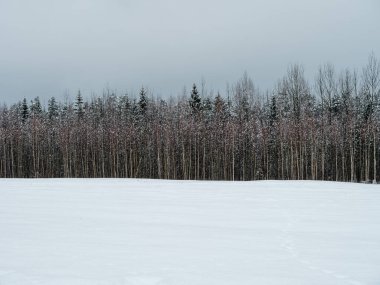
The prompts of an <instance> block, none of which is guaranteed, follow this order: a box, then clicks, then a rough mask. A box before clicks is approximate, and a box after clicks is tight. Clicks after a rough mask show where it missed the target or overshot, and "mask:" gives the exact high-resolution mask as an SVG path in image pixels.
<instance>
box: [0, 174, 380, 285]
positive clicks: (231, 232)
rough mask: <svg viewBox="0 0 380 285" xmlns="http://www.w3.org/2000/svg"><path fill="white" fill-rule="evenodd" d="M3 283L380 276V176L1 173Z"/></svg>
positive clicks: (316, 280) (235, 283) (321, 280)
mask: <svg viewBox="0 0 380 285" xmlns="http://www.w3.org/2000/svg"><path fill="white" fill-rule="evenodd" d="M0 284H1V285H8V284H12V285H20V284H22V285H33V284H44V285H48V284H49V285H56V284H59V285H63V284H73V285H82V284H85V285H90V284H91V285H94V284H95V285H96V284H103V285H106V284H107V285H108V284H120V285H122V284H131V285H155V284H157V285H158V284H161V285H165V284H171V285H182V284H188V285H196V284H204V285H213V284H215V285H223V284H231V285H242V284H247V285H248V284H249V285H255V284H292V285H296V284H323V285H328V284H380V186H378V185H363V184H349V183H328V182H274V181H268V182H180V181H158V180H122V179H113V180H112V179H96V180H89V179H88V180H86V179H82V180H79V179H78V180H76V179H67V180H64V179H55V180H48V179H37V180H22V179H15V180H0Z"/></svg>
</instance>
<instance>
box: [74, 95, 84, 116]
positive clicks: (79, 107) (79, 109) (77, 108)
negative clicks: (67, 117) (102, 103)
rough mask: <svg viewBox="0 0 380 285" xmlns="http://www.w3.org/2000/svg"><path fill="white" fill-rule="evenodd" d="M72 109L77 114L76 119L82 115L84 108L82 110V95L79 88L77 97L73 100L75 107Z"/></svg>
mask: <svg viewBox="0 0 380 285" xmlns="http://www.w3.org/2000/svg"><path fill="white" fill-rule="evenodd" d="M74 110H75V113H76V114H77V116H78V119H81V118H82V117H83V114H84V110H83V97H82V94H81V92H80V90H79V91H78V95H77V98H76V101H75V109H74Z"/></svg>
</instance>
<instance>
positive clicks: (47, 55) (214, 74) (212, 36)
mask: <svg viewBox="0 0 380 285" xmlns="http://www.w3.org/2000/svg"><path fill="white" fill-rule="evenodd" d="M379 12H380V1H379V0H287V1H285V0H235V1H226V0H191V1H188V0H187V1H184V0H65V1H61V0H34V1H30V0H0V40H1V45H0V103H3V102H6V103H8V104H10V103H15V102H17V101H18V100H21V99H22V98H24V97H26V98H27V99H28V100H31V99H32V98H34V97H36V96H40V98H41V99H42V101H43V102H47V99H48V98H50V97H51V96H55V97H57V98H59V99H63V98H64V94H65V92H69V94H71V97H72V98H73V97H75V94H76V92H77V90H78V89H81V91H82V93H84V95H85V96H86V95H87V96H88V95H89V94H90V93H91V92H95V93H97V94H101V93H102V91H103V90H104V89H105V88H106V87H107V86H109V87H110V88H111V89H116V90H117V91H118V92H119V93H124V92H125V91H129V92H130V91H134V92H136V91H137V90H138V89H139V88H140V87H141V86H142V85H144V86H147V87H148V88H149V89H150V90H152V91H153V92H154V93H155V94H156V95H161V96H162V97H166V96H169V95H177V94H178V93H181V92H182V89H183V86H185V85H186V86H187V88H188V89H189V88H190V87H191V85H192V83H193V82H196V83H199V82H200V81H201V78H202V77H203V78H204V79H205V81H206V88H207V89H208V90H215V91H217V90H220V91H221V92H222V93H223V92H224V90H225V86H226V82H227V81H228V82H230V83H234V82H235V81H236V80H238V79H239V78H240V77H241V76H242V74H243V73H244V71H247V72H248V74H249V75H250V77H252V79H253V80H254V82H255V84H256V85H258V86H259V87H260V89H261V90H265V89H266V88H272V86H273V84H274V83H275V82H276V81H277V80H278V79H279V78H280V77H282V76H283V75H284V74H285V72H286V70H287V67H288V66H289V64H291V63H301V64H303V65H304V67H305V70H306V75H307V76H308V78H310V79H313V77H314V73H315V72H316V71H317V68H318V66H319V65H320V64H323V63H326V62H330V63H333V64H334V65H335V66H336V67H337V69H340V68H344V67H356V68H358V69H359V70H360V69H361V67H362V66H363V65H365V64H366V62H367V58H368V55H369V54H370V53H371V52H372V51H373V52H374V53H375V55H376V56H377V57H380V37H379V31H380V17H379Z"/></svg>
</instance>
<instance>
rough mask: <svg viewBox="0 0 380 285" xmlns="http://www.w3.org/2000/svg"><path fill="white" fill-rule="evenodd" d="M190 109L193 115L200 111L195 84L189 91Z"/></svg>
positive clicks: (200, 105)
mask: <svg viewBox="0 0 380 285" xmlns="http://www.w3.org/2000/svg"><path fill="white" fill-rule="evenodd" d="M190 107H191V110H192V113H193V114H198V113H199V112H200V111H201V110H202V102H201V97H200V96H199V92H198V90H197V86H196V85H195V83H194V84H193V89H192V90H191V97H190Z"/></svg>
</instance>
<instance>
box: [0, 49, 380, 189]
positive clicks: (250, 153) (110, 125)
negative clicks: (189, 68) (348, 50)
mask: <svg viewBox="0 0 380 285" xmlns="http://www.w3.org/2000/svg"><path fill="white" fill-rule="evenodd" d="M203 89H204V88H203V86H197V85H196V84H194V85H193V86H192V88H191V89H190V90H188V91H186V90H185V89H184V91H183V92H182V93H181V94H179V95H178V96H177V97H171V98H165V99H162V98H159V97H157V96H155V95H154V94H152V92H149V90H148V89H147V88H146V87H145V88H144V87H142V88H141V90H140V91H139V94H137V95H130V94H122V95H121V94H117V93H116V92H113V91H110V90H107V91H104V92H103V94H102V95H101V96H97V95H93V96H92V97H91V98H88V99H85V98H84V97H83V96H82V94H81V92H80V91H79V92H78V93H77V95H76V96H75V99H74V100H72V101H70V100H64V101H63V102H60V101H58V100H57V99H56V98H55V97H52V98H51V99H49V101H48V104H47V106H43V105H42V104H41V102H40V99H39V97H38V96H37V97H35V99H33V100H31V101H28V100H27V99H24V100H23V101H20V102H18V103H15V104H13V105H10V106H7V105H6V104H3V105H2V106H1V107H0V177H3V178H16V177H17V178H39V177H47V178H58V177H77V178H81V177H83V178H85V177H89V178H98V177H99V178H100V177H120V178H158V179H178V180H262V179H282V180H304V179H308V180H330V181H351V182H363V181H364V182H372V183H376V181H378V180H379V178H380V177H379V175H380V174H379V173H380V166H379V163H378V161H379V160H380V151H379V145H380V142H379V140H380V129H379V118H380V110H379V97H380V63H379V60H378V59H377V58H376V57H375V55H374V54H371V55H370V56H369V58H368V63H367V64H366V65H365V66H364V67H363V68H362V69H361V70H360V71H357V70H350V69H346V70H343V71H336V70H335V67H334V66H333V65H331V64H325V65H322V66H321V67H319V69H318V70H317V72H316V74H315V79H314V80H313V81H312V82H309V81H308V80H306V78H305V74H304V70H303V67H302V66H301V65H297V64H295V65H291V66H289V68H288V70H287V73H286V74H285V75H284V77H283V78H282V79H280V80H278V81H277V82H276V84H275V85H274V88H273V90H271V91H266V92H261V91H260V90H259V89H258V88H256V86H255V85H254V83H253V81H252V80H251V79H250V77H249V76H248V75H247V74H246V73H245V74H244V75H243V76H242V78H241V79H240V80H239V81H238V82H236V83H235V84H232V85H229V86H228V87H227V88H226V90H225V92H216V93H213V92H204V91H203ZM36 95H38V94H36Z"/></svg>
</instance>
